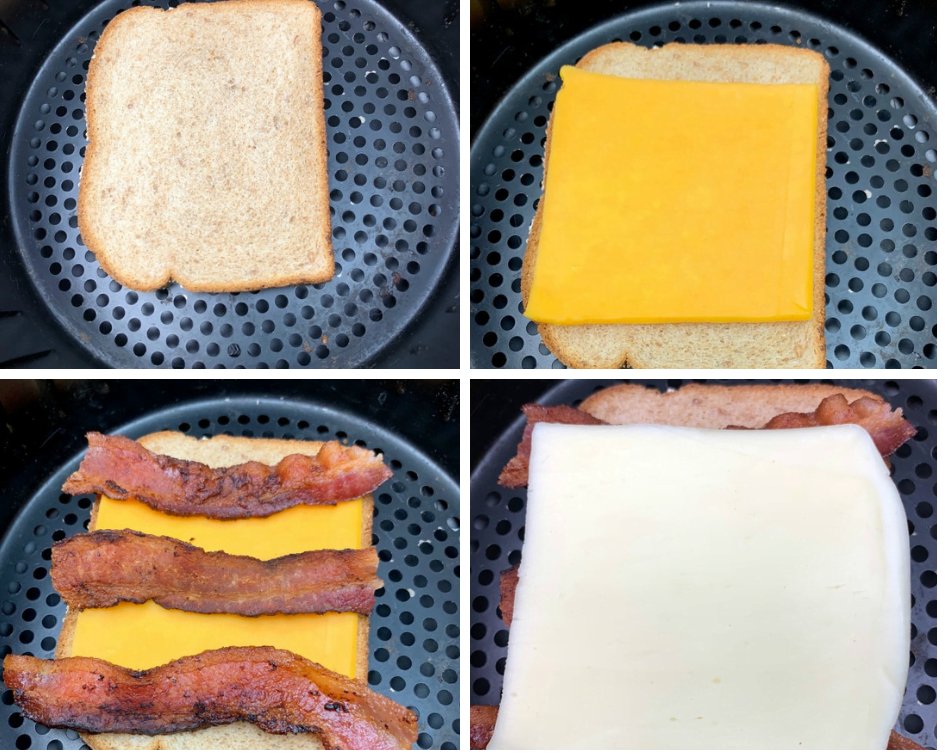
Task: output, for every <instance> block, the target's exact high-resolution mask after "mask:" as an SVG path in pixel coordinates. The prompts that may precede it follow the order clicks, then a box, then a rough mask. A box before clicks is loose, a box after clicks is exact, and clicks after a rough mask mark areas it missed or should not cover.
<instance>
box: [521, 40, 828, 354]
mask: <svg viewBox="0 0 945 756" xmlns="http://www.w3.org/2000/svg"><path fill="white" fill-rule="evenodd" d="M693 54H698V55H700V56H703V57H704V56H708V57H707V58H705V60H704V61H703V62H704V63H705V64H706V66H705V68H704V69H702V71H701V72H700V69H698V68H696V69H695V70H696V72H698V73H696V74H695V75H693V76H691V77H677V76H676V75H673V72H674V70H675V67H674V66H669V65H668V66H666V67H665V68H664V71H663V72H662V75H655V74H654V71H653V70H649V71H648V76H647V78H662V79H676V78H692V79H694V80H698V79H699V78H700V76H706V77H707V78H710V79H711V78H712V77H711V74H705V73H704V71H708V70H709V69H711V68H713V66H714V67H721V66H723V65H724V66H725V67H726V68H729V67H736V68H737V69H740V70H741V72H742V76H741V77H739V78H737V79H736V78H734V77H732V78H731V79H729V80H732V81H736V80H737V81H745V82H752V81H754V82H759V83H776V80H778V79H784V75H785V70H786V69H787V70H788V71H789V70H790V68H789V66H790V65H791V63H797V62H800V61H803V63H804V65H806V66H814V67H816V68H818V69H819V70H818V71H817V73H816V76H815V77H814V82H815V83H816V84H817V89H818V107H817V124H818V126H817V140H818V149H817V160H816V173H817V176H816V179H817V180H816V185H815V195H814V207H815V210H814V273H813V289H814V290H813V305H814V312H813V315H812V318H811V320H809V321H794V322H780V323H711V324H706V323H665V324H646V325H639V324H620V325H571V326H563V325H553V324H550V323H537V326H538V332H539V334H540V335H541V338H542V341H544V343H545V345H546V346H547V347H548V348H549V349H550V350H551V351H552V353H553V354H554V355H555V356H556V357H557V358H558V359H559V360H561V362H563V363H564V364H565V365H567V366H568V367H571V368H622V367H633V368H651V369H660V368H823V367H826V359H827V358H826V340H825V335H824V324H825V321H826V312H825V302H824V278H825V275H826V233H827V186H826V178H825V174H826V168H827V110H828V107H827V94H828V90H829V87H830V79H829V77H830V66H829V65H828V64H827V61H826V59H825V58H824V57H823V56H822V55H820V54H819V53H816V52H814V51H812V50H799V49H795V48H792V47H787V46H782V45H752V46H748V45H724V44H723V45H705V46H693V45H684V44H678V43H671V44H668V45H665V46H664V47H662V48H658V49H653V50H648V49H646V48H643V47H640V46H638V45H634V44H631V43H628V42H612V43H610V44H607V45H603V46H601V47H598V48H596V49H594V50H591V51H590V52H589V53H587V54H586V55H585V56H584V57H583V58H581V60H580V61H578V63H577V64H576V66H577V68H581V69H585V70H589V71H596V72H598V73H611V72H612V69H613V68H614V66H615V65H619V63H620V62H621V59H626V58H627V56H628V55H630V56H634V57H637V58H639V56H653V55H656V56H667V57H668V58H669V59H670V60H669V61H667V63H669V62H670V61H673V62H675V60H674V59H676V58H678V57H679V56H692V55H693ZM752 66H758V67H759V68H760V70H758V71H756V70H755V69H754V68H752ZM788 78H790V77H788ZM713 80H721V79H720V78H716V79H713ZM780 83H812V79H811V76H810V75H807V76H806V77H798V78H797V80H796V81H790V82H787V81H782V82H780ZM553 125H554V112H552V114H551V117H550V118H549V119H548V131H547V135H546V139H545V166H546V171H547V165H548V163H549V162H550V160H551V144H552V128H553ZM543 213H544V194H543V195H542V197H541V199H540V200H539V202H538V207H537V209H536V212H535V218H534V220H533V221H532V225H531V228H530V230H529V234H528V241H527V243H526V247H525V256H524V259H523V264H522V300H523V302H524V304H525V305H526V306H527V305H528V296H529V293H530V291H531V286H532V281H533V280H534V274H535V264H536V262H537V256H538V242H539V239H540V237H541V228H542V217H543ZM707 326H708V327H707ZM710 334H711V337H714V338H715V340H716V342H717V343H715V344H713V345H710V346H706V345H705V343H704V342H705V340H706V339H707V338H711V337H710ZM764 338H767V339H771V340H772V341H776V342H778V343H779V345H780V346H781V348H783V346H784V345H785V344H793V348H792V349H791V353H783V354H779V355H775V354H764V355H762V356H761V358H760V359H757V358H755V357H754V356H753V355H750V354H748V353H747V351H746V350H745V349H744V348H743V347H744V345H745V344H752V343H757V340H758V339H764ZM692 346H698V347H699V348H700V349H701V350H702V351H706V352H710V355H709V356H708V358H700V359H695V360H694V359H693V358H692V357H690V356H689V353H690V351H691V347H692ZM651 350H652V351H654V352H655V355H651V354H650V351H651Z"/></svg>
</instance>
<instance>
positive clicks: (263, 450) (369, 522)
mask: <svg viewBox="0 0 945 756" xmlns="http://www.w3.org/2000/svg"><path fill="white" fill-rule="evenodd" d="M137 440H138V443H140V444H141V445H142V446H144V447H145V448H147V449H149V450H151V451H153V452H156V453H160V454H171V455H172V456H177V457H178V458H184V459H193V460H195V461H199V462H203V463H204V464H209V465H212V466H217V467H219V466H223V465H234V464H239V463H241V462H247V461H250V460H255V461H259V462H264V463H266V464H274V463H275V462H277V461H278V460H280V459H282V458H283V457H285V456H287V455H289V454H310V455H311V454H316V453H317V452H318V450H319V449H320V448H321V446H322V442H321V441H289V440H282V439H265V438H242V437H238V436H213V437H211V438H207V439H195V438H193V437H192V436H186V435H184V434H183V433H177V432H176V431H161V432H159V433H151V434H149V435H147V436H143V437H142V438H139V439H137ZM185 455H186V456H185ZM361 501H362V509H361V548H363V549H367V548H370V547H371V545H372V544H371V541H372V537H373V521H374V497H373V496H372V495H371V494H368V495H367V496H364V497H362V499H361ZM98 503H99V497H96V500H95V504H94V505H93V506H92V510H91V513H90V515H89V530H93V529H94V528H95V522H96V518H97V516H98ZM78 616H79V612H78V611H76V610H75V609H72V608H69V609H68V610H67V611H66V616H65V618H64V619H63V621H62V631H61V632H60V633H59V640H58V642H57V643H56V658H57V659H61V658H64V657H67V656H69V655H70V654H69V651H70V649H71V648H72V640H73V638H74V637H75V627H76V620H77V619H78ZM370 633H371V620H370V617H365V616H363V615H358V650H357V678H358V679H359V680H362V681H364V682H367V675H368V663H369V654H368V652H369V648H368V644H369V639H370ZM80 734H81V735H82V739H83V740H84V741H85V742H86V743H88V744H89V746H90V747H91V748H94V749H96V750H151V751H154V750H216V749H239V750H318V751H320V750H324V748H323V746H322V741H321V738H319V737H318V735H315V734H314V733H302V734H297V735H273V734H270V733H266V732H263V731H262V730H260V729H259V728H258V727H256V726H255V725H253V724H251V723H248V722H234V723H233V724H228V725H217V726H215V727H208V728H206V729H203V730H197V731H194V732H177V733H169V734H165V735H130V734H126V733H100V734H93V733H80Z"/></svg>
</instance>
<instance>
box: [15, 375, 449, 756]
mask: <svg viewBox="0 0 945 756" xmlns="http://www.w3.org/2000/svg"><path fill="white" fill-rule="evenodd" d="M163 429H169V430H180V431H183V432H185V433H189V434H191V435H194V436H198V437H200V436H204V435H213V434H220V433H230V434H233V435H242V436H249V437H268V438H272V437H276V438H297V439H314V440H329V439H336V438H337V439H341V440H342V441H345V442H346V443H352V444H358V445H364V446H367V447H368V448H373V449H378V450H380V451H382V452H383V454H384V458H385V461H386V462H387V463H388V465H390V467H391V468H392V470H393V471H394V477H393V478H392V479H391V480H389V481H388V482H387V483H385V484H384V485H383V486H381V487H380V488H379V489H378V490H377V491H376V492H375V494H374V501H375V514H374V543H375V545H376V547H377V549H378V553H379V555H380V559H381V564H380V568H379V573H378V574H379V575H380V577H381V578H382V579H383V580H384V583H385V585H384V588H382V589H381V590H380V591H379V593H378V598H377V605H376V608H375V611H374V614H373V615H372V617H371V639H370V672H369V675H368V682H369V683H370V685H371V687H372V688H373V689H374V690H376V691H377V692H379V693H382V694H384V695H387V696H390V697H391V698H393V699H394V700H396V701H398V702H400V703H402V704H404V705H405V706H410V707H413V708H414V709H415V710H416V711H417V712H418V713H419V715H420V737H419V742H418V746H419V747H420V748H427V749H428V748H434V749H442V748H445V749H451V748H457V747H458V745H459V662H458V659H459V640H458V638H459V632H460V629H459V579H458V576H459V548H460V547H459V519H458V513H459V487H458V485H457V484H456V482H455V481H454V480H453V479H452V478H451V477H450V476H449V475H448V474H446V473H445V472H444V471H443V469H442V468H440V467H439V466H437V465H436V464H435V463H434V462H433V461H432V460H431V459H430V458H429V457H428V456H426V455H425V454H424V453H423V452H422V451H420V450H419V449H417V448H416V447H414V446H412V445H411V444H410V443H408V442H406V441H405V440H404V439H403V438H401V437H400V436H397V435H395V434H393V433H391V432H389V431H386V430H384V429H382V428H379V427H378V426H377V425H375V424H373V423H372V422H370V421H366V420H365V419H363V418H362V417H359V416H358V415H356V414H353V413H352V412H350V411H347V410H338V409H336V408H335V407H333V406H332V405H331V404H330V403H329V404H319V403H314V402H304V401H298V400H289V399H274V398H271V397H265V396H254V395H252V394H243V395H237V396H233V397H230V398H227V399H211V400H199V401H189V402H184V403H181V404H175V405H172V406H169V407H167V408H166V409H163V410H159V411H156V412H151V413H149V414H146V415H144V416H142V417H140V418H138V419H137V420H134V421H132V422H130V423H126V424H124V425H122V426H120V427H117V428H114V429H111V430H112V431H113V432H117V433H121V434H124V435H128V436H130V437H133V438H134V437H138V436H142V435H144V434H147V433H151V432H155V431H158V430H163ZM81 456H82V455H81V454H79V455H76V456H74V457H73V458H72V459H70V460H69V461H68V462H67V463H66V464H64V465H63V466H62V467H60V468H59V469H58V470H56V471H55V472H53V473H52V474H51V475H50V476H49V478H48V479H46V480H44V481H43V482H42V483H41V484H40V485H39V487H38V488H37V490H36V491H35V493H34V494H33V495H32V497H31V498H30V499H29V500H28V501H26V502H25V503H24V504H23V506H22V508H21V509H20V511H19V514H18V515H17V516H16V518H15V519H14V520H13V521H12V523H11V524H10V526H9V527H8V528H7V530H6V532H5V533H4V535H3V540H2V542H0V586H3V589H2V590H3V594H4V597H3V599H2V604H0V644H2V645H0V657H2V656H5V655H6V654H8V653H11V652H12V653H19V654H22V653H31V654H33V655H35V656H39V657H45V658H49V657H51V656H52V655H53V653H54V651H55V647H56V638H57V636H58V635H59V631H60V629H61V622H62V618H63V616H64V615H65V611H66V607H65V605H64V604H63V603H62V602H61V601H60V598H59V595H58V594H57V593H56V592H55V591H54V590H53V587H52V583H51V580H50V577H49V560H50V547H51V546H52V544H53V542H54V541H58V540H61V539H62V538H64V537H66V536H70V535H73V534H75V533H78V532H81V531H83V530H84V529H85V528H86V526H87V525H88V515H89V510H90V508H91V506H92V501H93V499H92V497H89V496H68V495H66V494H63V493H61V487H62V483H63V481H64V480H65V478H66V477H67V476H68V475H69V474H70V473H71V472H72V471H74V470H75V469H76V468H77V467H78V464H79V461H80V460H81ZM10 504H11V505H13V504H14V503H13V502H11V503H10ZM0 710H2V719H0V748H4V749H21V750H23V749H29V748H39V749H43V748H46V749H62V748H66V749H77V748H80V747H82V746H83V743H82V741H81V740H80V739H79V736H78V734H77V733H75V732H73V731H71V730H50V729H49V728H46V727H43V726H42V725H37V724H35V723H33V722H32V721H30V720H28V719H24V717H23V716H22V715H21V714H20V711H19V709H18V708H17V707H16V705H15V704H14V703H13V695H12V693H11V692H10V691H9V690H5V689H4V692H3V694H2V695H0Z"/></svg>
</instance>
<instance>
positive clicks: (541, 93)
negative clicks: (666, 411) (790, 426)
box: [470, 1, 937, 368]
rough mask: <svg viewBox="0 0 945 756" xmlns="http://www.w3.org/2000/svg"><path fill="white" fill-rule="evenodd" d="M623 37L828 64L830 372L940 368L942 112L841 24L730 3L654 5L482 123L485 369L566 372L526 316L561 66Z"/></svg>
mask: <svg viewBox="0 0 945 756" xmlns="http://www.w3.org/2000/svg"><path fill="white" fill-rule="evenodd" d="M614 40H619V41H625V42H626V41H631V42H635V43H638V44H641V45H644V46H647V47H652V46H655V45H661V44H665V43H667V42H674V41H678V42H687V43H695V44H702V43H715V42H730V43H731V42H735V43H746V44H747V43H756V42H766V43H774V44H786V45H791V46H797V45H801V46H805V47H809V48H811V49H815V50H818V51H819V52H822V53H823V54H824V55H825V56H826V57H827V60H828V62H829V63H830V66H831V81H830V96H829V103H830V111H829V113H828V115H829V125H828V142H827V146H828V153H827V194H828V200H827V249H826V257H827V276H826V281H825V282H826V296H827V313H826V317H827V320H826V326H825V327H826V337H827V360H828V366H829V367H836V368H859V367H866V368H875V367H886V368H912V367H925V368H933V367H936V365H937V352H936V349H937V347H936V336H937V335H936V327H935V326H936V318H935V313H936V287H935V284H936V281H937V275H936V260H937V257H936V251H935V241H936V237H937V231H936V220H935V219H936V212H937V211H936V197H937V192H936V188H935V187H936V180H935V179H936V175H937V168H936V166H937V162H936V160H937V153H936V149H937V130H936V111H935V103H934V102H933V100H932V99H931V98H930V97H929V95H928V94H927V93H926V92H925V91H923V89H922V88H921V87H920V86H919V85H918V84H917V83H916V82H915V81H914V80H912V79H911V78H910V77H909V76H908V74H906V72H905V71H903V70H902V69H901V68H900V67H899V66H898V65H897V63H896V61H894V60H892V59H891V58H889V57H887V56H886V55H885V54H884V53H882V52H880V51H879V50H877V49H876V48H874V47H872V46H871V45H870V44H869V43H867V42H866V41H864V40H863V39H861V38H859V37H857V36H855V35H854V34H852V33H851V32H849V31H848V30H846V29H844V28H842V27H840V26H837V25H835V24H833V23H831V22H829V21H826V20H824V19H822V18H819V17H817V16H813V15H810V14H807V13H805V12H801V11H798V10H795V9H790V8H783V7H776V6H771V5H763V4H757V3H745V2H731V1H729V2H712V3H706V2H686V3H676V4H673V5H659V6H653V7H649V8H646V9H642V10H637V11H634V12H632V13H629V14H627V15H624V16H622V17H619V18H616V19H613V20H611V21H609V22H607V23H605V24H602V25H600V26H598V27H595V28H594V29H592V30H590V31H588V32H585V33H584V34H582V35H580V36H578V37H576V38H574V39H571V40H570V41H569V42H567V43H564V44H563V45H562V46H560V47H559V48H558V49H557V50H556V51H555V52H553V53H552V54H551V55H549V56H548V57H546V58H545V59H544V60H542V61H541V62H540V63H538V64H537V65H536V66H534V67H533V68H532V69H531V70H530V71H529V72H528V73H527V74H525V75H524V76H523V77H522V78H521V79H520V81H519V82H518V83H517V84H516V85H515V86H514V87H513V88H512V89H511V90H510V91H509V92H508V93H507V95H506V96H505V97H504V99H503V100H502V101H501V103H500V104H499V105H498V106H497V108H496V109H495V110H494V111H493V113H492V114H491V115H490V116H489V118H488V120H487V121H486V122H485V123H484V124H483V126H482V128H481V130H480V132H479V134H478V136H477V138H476V141H475V143H474V145H473V149H472V158H471V163H470V176H471V179H470V180H471V194H470V196H471V203H472V206H471V219H470V234H471V256H472V263H471V265H472V267H471V274H470V280H471V287H472V293H471V297H472V312H471V320H472V326H471V327H472V331H471V339H470V345H471V352H472V355H471V359H472V366H473V367H476V368H489V367H505V368H522V367H524V368H534V367H540V368H548V367H556V368H560V367H563V365H562V364H561V362H560V361H558V360H557V359H555V358H554V356H553V355H552V354H551V353H550V352H549V350H548V349H547V347H545V346H544V344H542V343H541V339H540V337H539V336H538V329H537V326H536V325H535V324H534V323H532V322H531V321H529V320H527V319H526V318H525V317H524V316H523V315H522V311H523V308H522V306H521V293H520V292H521V279H520V277H521V268H522V258H523V256H524V252H525V242H526V239H527V237H528V229H529V227H530V225H531V221H532V218H533V217H534V208H535V206H536V204H537V202H538V199H539V197H540V194H541V179H542V174H543V171H542V163H541V161H542V155H543V151H544V135H545V129H546V125H547V119H548V114H549V111H550V109H551V106H552V104H553V102H554V94H555V92H556V91H557V89H558V87H559V86H560V83H561V80H560V78H559V77H558V75H557V74H558V70H559V69H560V67H561V66H562V65H564V64H571V63H574V62H576V61H577V60H578V59H579V58H581V57H582V56H583V55H584V54H585V53H586V52H588V51H589V50H591V49H593V48H595V47H598V46H600V45H602V44H605V43H608V42H611V41H614ZM760 169H762V170H763V167H760Z"/></svg>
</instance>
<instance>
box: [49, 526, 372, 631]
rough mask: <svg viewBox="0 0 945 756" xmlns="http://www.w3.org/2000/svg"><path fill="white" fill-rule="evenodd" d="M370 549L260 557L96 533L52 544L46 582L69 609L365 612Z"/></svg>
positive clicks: (125, 534) (112, 532)
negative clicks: (124, 605)
mask: <svg viewBox="0 0 945 756" xmlns="http://www.w3.org/2000/svg"><path fill="white" fill-rule="evenodd" d="M377 565H378V558H377V551H375V550H374V549H361V550H351V549H349V550H344V551H331V550H325V551H308V552H305V553H304V554H291V555H289V556H284V557H279V558H278V559H270V560H268V561H262V560H259V559H254V558H253V557H248V556H234V555H232V554H227V553H225V552H223V551H214V552H207V551H204V550H203V549H201V548H198V547H196V546H191V545H190V544H188V543H184V542H183V541H178V540H177V539H175V538H168V537H166V536H154V535H145V534H144V533H138V532H135V531H133V530H96V531H93V532H91V533H83V534H80V535H75V536H72V537H71V538H67V539H65V540H64V541H60V542H59V543H56V544H55V545H53V548H52V581H53V587H54V588H55V589H56V590H57V591H58V592H59V594H60V595H61V596H62V598H63V600H64V601H65V602H66V603H67V604H68V605H69V606H71V607H72V608H74V609H88V608H91V607H106V606H114V605H115V604H117V603H119V602H121V601H130V602H132V603H135V604H142V603H144V602H145V601H154V602H155V603H156V604H159V605H160V606H163V607H165V608H166V609H181V610H183V611H186V612H199V613H201V614H240V615H243V616H247V617H256V616H259V615H261V614H276V613H282V614H305V613H310V614H322V613H324V612H358V613H359V614H370V613H371V610H372V609H373V608H374V591H375V590H377V589H378V588H380V587H381V586H382V585H383V584H384V583H383V582H382V581H381V580H380V579H379V578H378V577H377Z"/></svg>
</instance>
